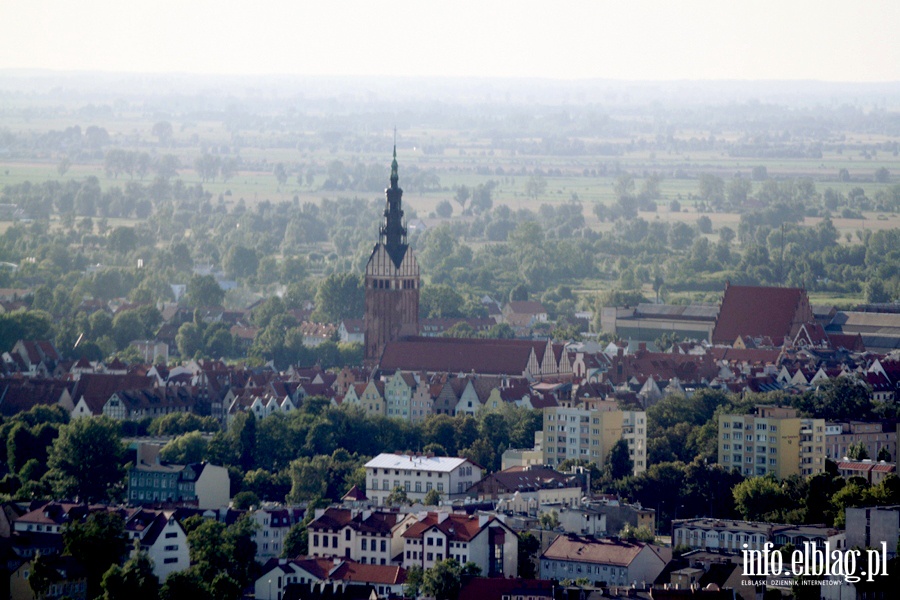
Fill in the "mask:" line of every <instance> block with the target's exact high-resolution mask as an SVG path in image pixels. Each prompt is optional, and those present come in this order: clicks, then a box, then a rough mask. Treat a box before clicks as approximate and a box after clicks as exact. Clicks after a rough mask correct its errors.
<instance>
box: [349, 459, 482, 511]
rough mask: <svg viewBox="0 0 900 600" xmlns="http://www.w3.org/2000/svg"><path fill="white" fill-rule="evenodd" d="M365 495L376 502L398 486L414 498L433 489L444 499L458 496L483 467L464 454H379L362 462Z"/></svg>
mask: <svg viewBox="0 0 900 600" xmlns="http://www.w3.org/2000/svg"><path fill="white" fill-rule="evenodd" d="M365 468H366V483H367V485H366V495H367V496H368V497H369V499H370V500H371V501H372V502H374V503H375V504H377V505H379V506H383V505H384V504H385V500H386V499H387V497H388V496H390V495H391V493H392V492H393V491H394V490H395V489H397V488H399V489H401V490H403V491H404V492H405V493H406V496H407V498H409V499H410V500H412V501H414V502H416V501H418V502H421V501H423V500H424V499H425V495H426V494H427V493H428V492H430V491H431V490H437V492H438V493H439V494H440V495H441V498H442V499H444V500H449V499H453V498H461V497H463V496H464V495H465V493H466V491H467V490H468V489H469V488H470V487H472V486H473V485H475V484H476V483H478V482H479V481H481V479H482V477H483V474H484V469H483V468H482V467H480V466H479V465H476V464H475V463H473V462H471V461H469V460H468V459H465V458H454V457H447V456H427V455H408V454H379V455H378V456H376V457H375V458H373V459H372V460H370V461H369V462H367V463H366V465H365Z"/></svg>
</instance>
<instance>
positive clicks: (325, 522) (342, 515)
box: [309, 507, 398, 534]
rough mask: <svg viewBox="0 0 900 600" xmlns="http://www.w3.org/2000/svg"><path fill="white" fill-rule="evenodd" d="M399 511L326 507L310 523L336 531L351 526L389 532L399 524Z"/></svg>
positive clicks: (319, 528) (315, 526)
mask: <svg viewBox="0 0 900 600" xmlns="http://www.w3.org/2000/svg"><path fill="white" fill-rule="evenodd" d="M397 516H398V513H386V512H379V511H359V510H351V509H349V508H336V507H331V508H326V509H325V511H324V512H323V513H322V514H321V515H320V516H318V517H316V518H315V519H313V520H312V521H311V522H310V523H309V528H310V529H318V530H322V529H326V530H330V531H336V530H338V529H342V528H344V527H350V528H352V529H353V530H355V531H362V532H368V533H387V534H389V533H390V532H391V528H392V527H393V526H394V525H396V524H397Z"/></svg>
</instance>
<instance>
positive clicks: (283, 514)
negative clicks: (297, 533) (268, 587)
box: [250, 507, 304, 561]
mask: <svg viewBox="0 0 900 600" xmlns="http://www.w3.org/2000/svg"><path fill="white" fill-rule="evenodd" d="M303 515H304V511H303V510H301V509H298V508H285V507H273V508H266V507H263V508H258V509H256V510H254V511H253V512H252V513H251V515H250V518H251V519H253V521H254V522H255V523H256V527H255V528H254V531H253V541H254V542H256V559H257V560H259V561H266V560H268V559H270V558H276V557H279V556H281V554H282V552H283V551H284V540H285V538H287V534H288V532H289V531H290V530H291V527H293V526H294V525H295V524H296V523H299V522H300V521H302V520H303Z"/></svg>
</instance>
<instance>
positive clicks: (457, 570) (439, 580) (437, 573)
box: [422, 558, 462, 600]
mask: <svg viewBox="0 0 900 600" xmlns="http://www.w3.org/2000/svg"><path fill="white" fill-rule="evenodd" d="M461 586H462V569H461V567H460V565H459V562H457V561H456V559H454V558H448V559H447V560H442V561H441V562H439V563H437V564H435V565H434V566H433V567H432V568H430V569H428V570H427V571H425V574H424V576H423V577H422V592H423V593H424V594H425V595H427V596H433V597H434V598H436V599H437V600H456V598H457V597H458V596H459V590H460V587H461Z"/></svg>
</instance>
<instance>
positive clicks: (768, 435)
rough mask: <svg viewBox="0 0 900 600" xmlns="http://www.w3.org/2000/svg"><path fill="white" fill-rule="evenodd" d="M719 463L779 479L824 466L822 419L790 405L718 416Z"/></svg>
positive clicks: (811, 473) (742, 471) (823, 428)
mask: <svg viewBox="0 0 900 600" xmlns="http://www.w3.org/2000/svg"><path fill="white" fill-rule="evenodd" d="M719 464H721V465H722V466H724V467H734V468H738V469H740V471H741V473H743V474H744V475H745V476H761V475H767V474H769V473H771V474H772V475H774V476H775V477H777V478H779V479H783V478H785V477H789V476H791V475H802V476H804V477H805V476H807V475H814V474H816V473H821V472H823V471H824V470H825V420H824V419H801V418H799V417H798V416H797V411H796V410H795V409H793V408H783V407H776V406H758V407H756V414H751V415H721V416H720V417H719Z"/></svg>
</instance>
